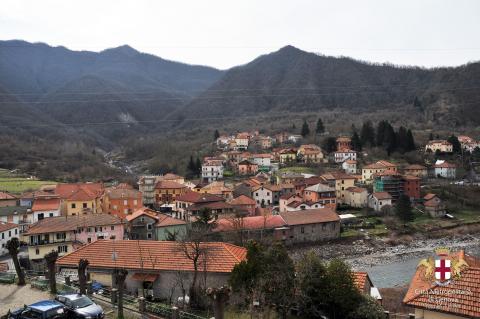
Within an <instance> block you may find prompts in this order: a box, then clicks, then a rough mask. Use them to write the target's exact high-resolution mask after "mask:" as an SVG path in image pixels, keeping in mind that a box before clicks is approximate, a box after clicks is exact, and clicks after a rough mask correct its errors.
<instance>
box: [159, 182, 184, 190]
mask: <svg viewBox="0 0 480 319" xmlns="http://www.w3.org/2000/svg"><path fill="white" fill-rule="evenodd" d="M185 187H187V186H185V185H183V184H180V183H177V182H174V181H168V180H166V181H158V182H157V184H155V188H156V189H172V188H175V189H178V188H185Z"/></svg>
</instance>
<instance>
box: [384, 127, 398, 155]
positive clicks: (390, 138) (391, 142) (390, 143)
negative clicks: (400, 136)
mask: <svg viewBox="0 0 480 319" xmlns="http://www.w3.org/2000/svg"><path fill="white" fill-rule="evenodd" d="M384 125H385V127H384V134H385V135H384V138H383V145H384V148H385V150H386V151H387V154H388V156H390V154H392V153H393V152H395V150H396V149H397V136H396V134H395V130H394V129H393V127H392V125H390V123H389V122H388V121H385V124H384Z"/></svg>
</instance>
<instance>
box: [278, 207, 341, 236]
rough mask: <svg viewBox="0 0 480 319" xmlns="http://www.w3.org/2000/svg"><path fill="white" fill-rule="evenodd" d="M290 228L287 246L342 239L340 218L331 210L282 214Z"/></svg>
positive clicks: (311, 210) (320, 209)
mask: <svg viewBox="0 0 480 319" xmlns="http://www.w3.org/2000/svg"><path fill="white" fill-rule="evenodd" d="M280 216H282V218H283V219H284V220H285V222H286V224H287V226H288V227H289V229H290V230H289V236H288V237H287V238H286V240H285V242H286V243H287V244H296V243H306V242H317V241H322V240H330V239H335V238H338V237H340V217H338V215H337V213H335V212H334V211H333V210H332V209H330V208H319V209H309V210H299V211H293V212H282V213H280Z"/></svg>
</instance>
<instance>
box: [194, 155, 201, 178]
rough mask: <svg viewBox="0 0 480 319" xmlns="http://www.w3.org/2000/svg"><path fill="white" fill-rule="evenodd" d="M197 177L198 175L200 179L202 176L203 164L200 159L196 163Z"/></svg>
mask: <svg viewBox="0 0 480 319" xmlns="http://www.w3.org/2000/svg"><path fill="white" fill-rule="evenodd" d="M195 175H197V176H198V177H200V175H202V162H201V161H200V158H198V157H197V161H196V162H195Z"/></svg>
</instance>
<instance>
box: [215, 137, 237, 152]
mask: <svg viewBox="0 0 480 319" xmlns="http://www.w3.org/2000/svg"><path fill="white" fill-rule="evenodd" d="M233 139H234V137H233V136H228V135H220V136H219V137H218V138H217V140H216V144H217V148H219V149H227V148H228V144H229V143H230V141H231V140H233Z"/></svg>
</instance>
